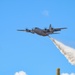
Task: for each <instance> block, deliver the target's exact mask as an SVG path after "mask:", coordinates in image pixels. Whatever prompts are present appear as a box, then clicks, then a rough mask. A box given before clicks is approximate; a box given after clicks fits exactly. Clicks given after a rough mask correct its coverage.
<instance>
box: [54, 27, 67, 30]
mask: <svg viewBox="0 0 75 75" xmlns="http://www.w3.org/2000/svg"><path fill="white" fill-rule="evenodd" d="M62 29H67V28H66V27H64V28H54V31H61V30H62Z"/></svg>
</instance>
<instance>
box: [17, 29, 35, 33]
mask: <svg viewBox="0 0 75 75" xmlns="http://www.w3.org/2000/svg"><path fill="white" fill-rule="evenodd" d="M17 31H23V32H30V33H34V31H33V30H29V29H25V30H22V29H21V30H20V29H18V30H17Z"/></svg>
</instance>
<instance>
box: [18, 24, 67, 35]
mask: <svg viewBox="0 0 75 75" xmlns="http://www.w3.org/2000/svg"><path fill="white" fill-rule="evenodd" d="M62 29H67V28H66V27H64V28H53V27H52V26H51V24H50V26H49V28H48V29H47V28H45V29H40V28H38V27H35V28H34V29H32V30H30V29H25V30H19V29H18V30H17V31H23V32H30V33H33V34H34V33H36V34H38V35H41V36H49V34H59V33H57V31H61V30H62Z"/></svg>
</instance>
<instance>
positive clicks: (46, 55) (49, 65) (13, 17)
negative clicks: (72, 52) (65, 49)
mask: <svg viewBox="0 0 75 75" xmlns="http://www.w3.org/2000/svg"><path fill="white" fill-rule="evenodd" d="M49 24H52V26H53V27H67V28H68V29H67V30H62V31H61V32H60V34H56V35H51V36H52V37H53V38H55V39H57V40H59V41H61V42H63V43H65V44H66V45H68V46H71V47H73V48H75V0H0V75H14V74H15V73H16V72H19V71H24V72H26V73H27V75H51V74H52V75H55V74H56V68H61V73H65V72H66V73H75V66H73V65H71V64H70V63H69V62H68V61H67V60H66V58H65V57H64V56H63V55H62V54H61V53H60V51H59V50H58V49H57V48H56V47H55V45H54V44H53V43H52V41H51V40H50V39H49V38H48V37H42V36H39V35H36V34H35V35H33V34H30V33H24V32H17V29H25V28H29V29H31V28H34V27H40V28H48V27H49Z"/></svg>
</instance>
